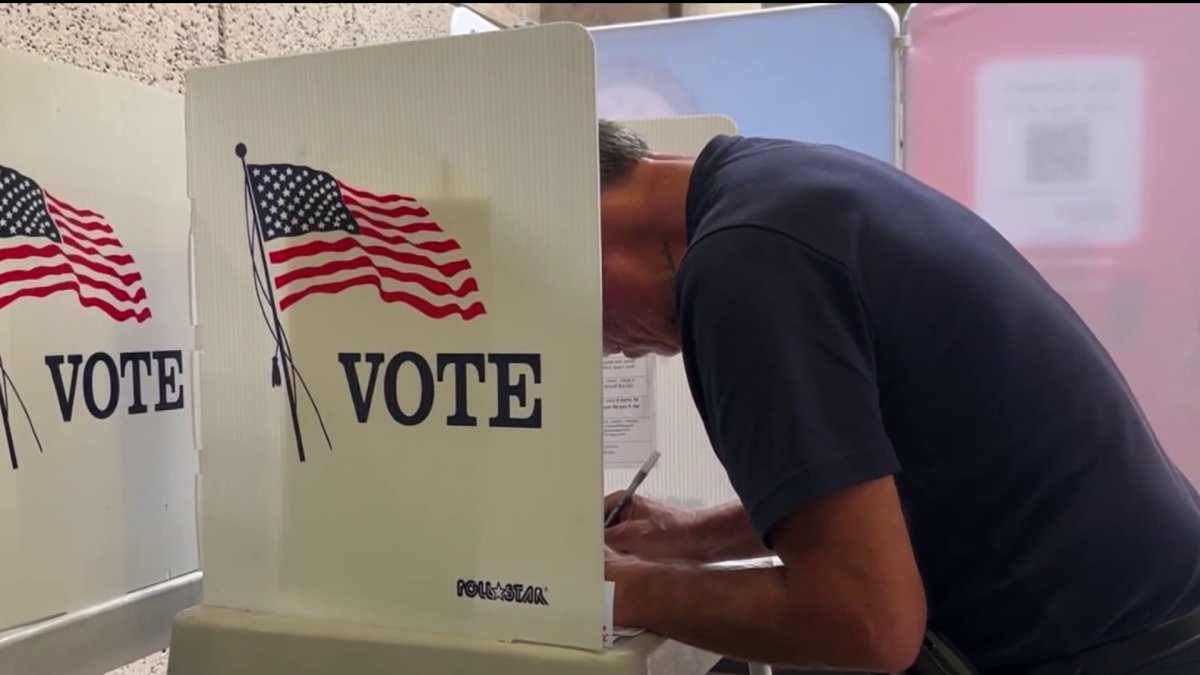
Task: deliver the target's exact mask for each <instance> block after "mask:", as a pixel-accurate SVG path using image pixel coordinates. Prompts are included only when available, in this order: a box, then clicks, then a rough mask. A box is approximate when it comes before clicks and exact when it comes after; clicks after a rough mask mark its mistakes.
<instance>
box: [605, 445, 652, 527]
mask: <svg viewBox="0 0 1200 675" xmlns="http://www.w3.org/2000/svg"><path fill="white" fill-rule="evenodd" d="M657 463H658V451H657V450H655V451H654V452H652V453H650V456H649V457H647V458H646V462H645V463H644V464H642V468H640V469H638V472H637V474H635V475H634V477H633V480H632V481H630V482H629V487H627V488H625V494H623V495H621V499H620V500H618V501H617V504H616V506H614V507H613V508H612V510H611V511H609V512H608V517H607V518H605V519H604V526H605V527H608V526H609V525H611V524H612V521H613V519H615V518H616V517H617V514H618V513H620V512H621V509H623V508H625V505H626V504H628V503H629V500H630V499H633V493H634V492H637V489H638V486H639V485H641V484H642V481H644V480H646V476H647V475H648V474H649V473H650V469H653V468H654V465H655V464H657Z"/></svg>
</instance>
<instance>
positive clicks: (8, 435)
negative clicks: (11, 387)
mask: <svg viewBox="0 0 1200 675" xmlns="http://www.w3.org/2000/svg"><path fill="white" fill-rule="evenodd" d="M0 425H3V426H4V441H5V443H7V444H8V459H9V460H10V461H11V462H12V468H14V469H16V468H17V445H16V443H15V442H14V441H13V434H12V427H11V426H10V425H9V422H8V373H6V372H4V363H3V360H0Z"/></svg>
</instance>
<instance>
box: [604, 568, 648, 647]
mask: <svg viewBox="0 0 1200 675" xmlns="http://www.w3.org/2000/svg"><path fill="white" fill-rule="evenodd" d="M616 591H617V584H616V582H614V581H605V582H604V646H605V647H613V646H615V645H616V644H617V639H618V638H631V637H634V636H636V635H641V634H642V633H644V632H646V631H645V630H644V629H642V628H626V627H624V626H614V625H613V600H614V598H615V597H616Z"/></svg>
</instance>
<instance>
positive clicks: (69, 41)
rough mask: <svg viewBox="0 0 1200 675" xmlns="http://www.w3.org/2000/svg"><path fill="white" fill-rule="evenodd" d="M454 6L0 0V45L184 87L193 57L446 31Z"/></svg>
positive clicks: (250, 54) (231, 56) (219, 58)
mask: <svg viewBox="0 0 1200 675" xmlns="http://www.w3.org/2000/svg"><path fill="white" fill-rule="evenodd" d="M497 7H499V8H507V9H506V11H509V12H517V11H523V12H525V13H526V15H528V14H529V11H530V10H528V9H524V10H522V9H520V8H521V7H522V6H521V5H497ZM451 11H452V7H451V6H450V5H449V4H446V3H396V4H392V5H385V4H381V3H312V4H278V5H274V6H269V5H265V4H262V3H188V4H183V3H180V4H177V5H165V4H158V3H154V4H146V3H137V4H135V3H107V4H104V3H41V4H34V3H0V47H5V48H8V49H15V50H18V51H25V52H33V53H36V54H40V55H42V56H45V57H47V58H50V59H52V60H54V61H58V62H62V63H69V64H71V65H76V66H80V67H83V68H88V69H90V70H95V71H99V72H103V73H110V74H113V75H117V76H120V77H126V78H129V79H132V80H137V81H139V82H143V83H145V84H150V85H154V86H157V87H162V88H164V89H168V90H171V91H182V88H183V73H184V72H185V71H186V70H187V69H189V68H193V67H196V66H202V65H212V64H216V63H226V62H232V61H242V60H246V59H251V58H261V57H264V56H278V55H283V54H294V53H300V52H312V51H320V50H325V49H331V48H337V47H355V46H363V45H370V44H379V43H384V42H393V41H397V40H412V39H418V38H427V37H434V36H438V35H445V34H447V32H448V31H449V25H450V13H451Z"/></svg>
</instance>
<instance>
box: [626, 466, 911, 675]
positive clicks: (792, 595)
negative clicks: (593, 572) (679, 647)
mask: <svg viewBox="0 0 1200 675" xmlns="http://www.w3.org/2000/svg"><path fill="white" fill-rule="evenodd" d="M772 538H773V541H774V544H775V550H776V553H777V554H778V555H779V557H780V558H781V560H782V561H783V563H784V566H783V567H778V568H767V569H749V570H728V571H727V570H705V569H701V568H698V567H692V566H685V565H671V564H663V563H649V562H642V561H638V560H615V561H612V562H611V563H610V564H609V565H608V576H609V578H610V579H611V580H613V581H615V582H616V584H617V594H618V596H617V602H616V607H615V612H616V615H615V616H614V621H615V622H616V623H617V624H618V625H627V626H634V627H642V628H646V629H647V630H650V631H652V632H654V633H657V634H660V635H663V636H665V637H668V638H672V639H675V640H678V641H680V642H683V643H685V644H690V645H693V646H695V647H698V648H701V649H706V650H708V651H712V652H715V653H718V654H722V655H725V656H729V657H733V658H740V659H744V660H747V661H753V662H760V663H768V664H774V665H786V666H792V667H797V668H803V669H821V668H824V669H838V670H841V669H847V670H860V671H872V672H896V671H901V670H904V669H905V668H907V667H909V666H910V665H912V663H913V661H915V659H916V656H917V653H918V651H919V649H920V645H921V640H922V637H923V635H924V632H925V613H926V608H925V600H924V592H923V589H922V585H921V581H920V577H919V575H918V573H917V566H916V563H915V562H914V559H913V555H912V551H911V548H910V545H909V540H908V534H907V531H906V528H905V525H904V519H903V517H902V515H901V511H900V507H899V503H898V499H897V496H896V491H895V487H894V484H893V482H892V479H891V478H883V479H878V480H875V481H871V482H868V483H865V484H862V485H859V486H855V487H852V488H848V489H845V490H841V491H838V492H836V493H834V494H831V495H829V496H827V497H824V498H822V499H820V500H818V501H816V502H813V503H812V504H810V505H808V506H805V507H802V508H800V509H797V510H796V511H794V512H793V513H792V514H791V515H789V516H787V517H786V518H784V519H783V520H782V521H780V523H779V525H778V526H777V527H775V528H774V529H773V530H772Z"/></svg>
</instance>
